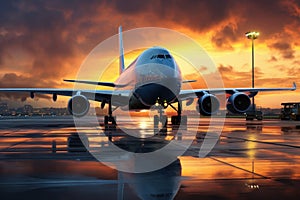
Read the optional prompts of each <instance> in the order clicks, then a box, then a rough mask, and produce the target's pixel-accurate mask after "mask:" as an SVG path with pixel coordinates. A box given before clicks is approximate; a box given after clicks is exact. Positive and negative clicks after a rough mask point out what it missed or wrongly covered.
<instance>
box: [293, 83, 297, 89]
mask: <svg viewBox="0 0 300 200" xmlns="http://www.w3.org/2000/svg"><path fill="white" fill-rule="evenodd" d="M296 89H297V85H296V83H295V82H293V90H296Z"/></svg>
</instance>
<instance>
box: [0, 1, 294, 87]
mask: <svg viewBox="0 0 300 200" xmlns="http://www.w3.org/2000/svg"><path fill="white" fill-rule="evenodd" d="M287 2H288V1H282V0H277V1H274V0H262V1H248V0H247V1H246V0H241V1H234V0H210V1H207V0H199V1H194V0H172V1H163V0H153V1H140V0H130V1H124V0H111V1H109V0H103V1H91V0H90V1H79V0H76V1H75V0H74V1H59V0H53V1H38V0H36V1H33V0H32V1H14V0H13V1H1V3H0V4H1V5H0V70H1V69H2V71H1V72H2V73H4V74H5V73H6V72H5V71H4V69H5V70H6V69H7V68H9V67H11V68H12V66H11V65H12V64H11V63H13V59H15V58H16V57H17V58H18V59H20V60H19V63H22V61H23V60H22V59H24V62H25V61H26V62H27V65H26V68H25V67H24V66H25V65H22V66H20V67H23V69H22V70H20V71H25V72H26V76H25V75H24V76H21V75H16V74H15V77H13V78H8V77H11V76H12V75H9V76H8V75H5V76H3V74H2V76H3V78H2V80H1V82H3V81H8V82H7V83H5V85H3V83H2V84H1V87H12V86H13V87H38V86H41V87H58V86H59V82H57V80H61V79H62V78H63V77H66V76H68V73H70V71H72V70H73V71H75V72H76V70H77V69H78V67H79V64H78V60H81V59H84V56H85V55H87V54H88V53H89V51H90V50H91V49H92V48H93V47H95V45H97V44H98V43H99V42H101V41H103V40H104V39H106V38H107V37H109V36H111V35H113V34H115V33H116V28H117V26H118V25H120V24H122V25H124V28H125V30H126V29H131V28H136V27H144V26H160V27H166V28H176V27H185V28H188V29H190V30H193V31H196V32H200V33H207V32H209V31H211V32H212V38H211V42H212V43H214V44H215V46H216V47H218V48H220V49H226V50H228V49H232V46H233V45H232V44H233V43H235V42H239V41H241V40H244V41H245V37H244V33H245V32H246V31H248V30H251V29H254V28H255V29H257V30H259V31H261V32H262V34H261V37H260V41H264V40H265V41H266V39H270V38H272V36H273V35H275V34H278V33H284V32H285V30H286V28H288V30H289V33H285V34H286V35H285V36H287V37H285V38H286V39H287V40H290V39H289V37H290V36H291V35H293V34H299V33H298V32H299V31H294V30H297V28H298V27H300V25H299V24H300V23H299V15H298V9H299V3H298V4H297V3H295V1H290V2H289V3H287ZM288 25H289V26H288ZM297 25H299V26H297ZM294 27H296V28H294ZM289 44H292V43H291V42H290V41H287V42H286V44H285V45H286V46H285V47H286V48H282V45H283V44H280V41H279V40H278V39H276V38H275V40H273V41H272V44H268V45H269V47H270V48H271V49H274V50H278V51H280V52H281V53H282V56H283V57H284V58H293V56H294V51H293V49H292V45H289ZM283 47H284V45H283ZM18 54H21V55H18ZM12 55H17V56H12ZM28 61H30V64H28ZM220 70H221V71H222V72H223V73H224V74H225V73H230V72H231V71H232V70H233V68H230V67H228V66H227V67H226V66H220ZM226 70H227V71H226ZM230 70H231V71H230ZM242 73H243V72H239V74H238V73H237V76H240V77H243V76H242V75H243V74H242ZM73 74H75V73H73ZM7 76H8V77H7ZM244 76H246V75H244ZM247 76H248V75H247ZM33 80H34V81H33ZM39 80H40V81H39ZM49 80H56V81H49ZM15 81H17V82H19V83H20V84H19V85H18V84H14V82H15ZM21 83H23V84H21Z"/></svg>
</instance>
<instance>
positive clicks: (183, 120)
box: [154, 102, 187, 130]
mask: <svg viewBox="0 0 300 200" xmlns="http://www.w3.org/2000/svg"><path fill="white" fill-rule="evenodd" d="M169 105H170V106H171V107H172V108H173V109H174V110H175V111H177V115H174V116H172V117H171V124H172V126H183V127H184V128H186V125H187V116H186V115H181V111H182V107H181V102H178V106H177V108H175V107H174V106H173V105H172V104H169ZM157 109H158V112H159V116H158V115H155V116H154V128H155V129H157V128H158V125H159V122H161V124H162V130H166V129H167V125H168V117H167V116H166V115H164V110H163V107H162V106H158V108H157Z"/></svg>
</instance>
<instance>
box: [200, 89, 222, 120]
mask: <svg viewBox="0 0 300 200" xmlns="http://www.w3.org/2000/svg"><path fill="white" fill-rule="evenodd" d="M219 108H220V102H219V100H218V98H217V97H216V96H214V95H212V94H205V95H203V96H202V97H200V98H199V99H198V106H197V110H198V112H199V113H200V114H202V115H205V116H210V115H213V114H215V113H216V112H218V110H219Z"/></svg>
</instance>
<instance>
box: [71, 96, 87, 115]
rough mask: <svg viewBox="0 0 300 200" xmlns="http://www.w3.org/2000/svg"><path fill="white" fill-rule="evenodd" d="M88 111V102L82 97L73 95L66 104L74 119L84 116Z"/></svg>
mask: <svg viewBox="0 0 300 200" xmlns="http://www.w3.org/2000/svg"><path fill="white" fill-rule="evenodd" d="M89 109H90V102H89V100H88V99H87V98H86V97H85V96H83V95H74V96H73V97H71V99H70V100H69V102H68V110H69V112H70V113H71V114H72V115H73V116H75V117H83V116H85V115H86V114H87V113H88V111H89Z"/></svg>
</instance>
